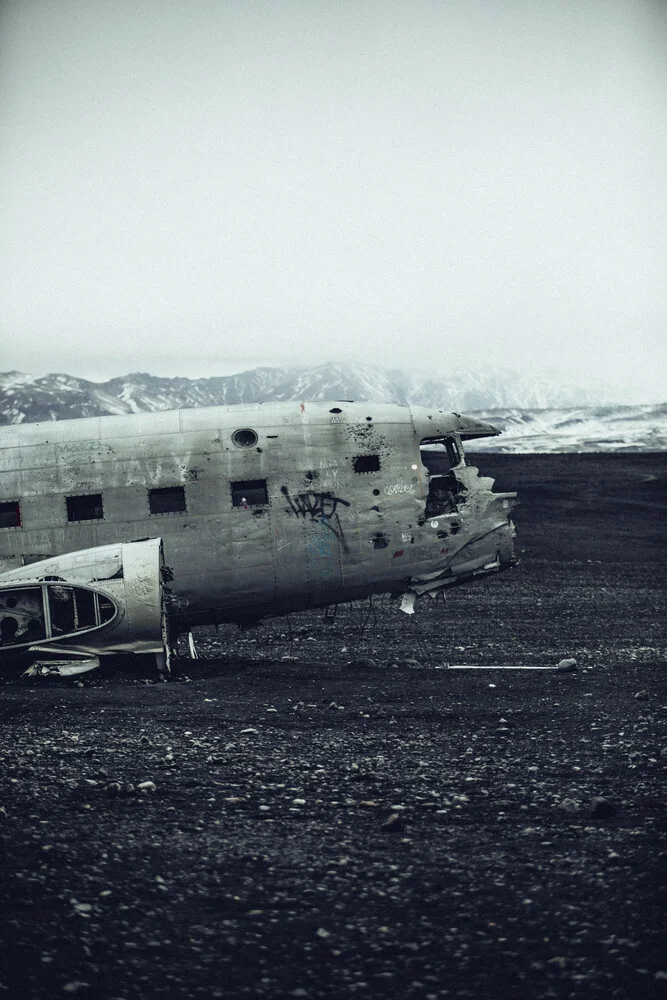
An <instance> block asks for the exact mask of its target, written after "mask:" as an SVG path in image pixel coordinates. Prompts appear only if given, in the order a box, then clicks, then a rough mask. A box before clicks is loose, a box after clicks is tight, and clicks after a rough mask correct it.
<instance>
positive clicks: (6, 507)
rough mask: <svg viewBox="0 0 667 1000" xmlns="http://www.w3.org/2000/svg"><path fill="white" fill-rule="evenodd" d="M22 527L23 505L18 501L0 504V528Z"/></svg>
mask: <svg viewBox="0 0 667 1000" xmlns="http://www.w3.org/2000/svg"><path fill="white" fill-rule="evenodd" d="M20 527H21V504H20V503H19V501H18V500H9V501H5V502H4V503H0V528H20Z"/></svg>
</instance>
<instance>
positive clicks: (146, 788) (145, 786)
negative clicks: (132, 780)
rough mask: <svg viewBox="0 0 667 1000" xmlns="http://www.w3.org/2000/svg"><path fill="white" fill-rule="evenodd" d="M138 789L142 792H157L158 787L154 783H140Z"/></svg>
mask: <svg viewBox="0 0 667 1000" xmlns="http://www.w3.org/2000/svg"><path fill="white" fill-rule="evenodd" d="M137 789H138V791H140V792H156V791H157V785H156V784H155V782H154V781H140V782H139V784H138V785H137Z"/></svg>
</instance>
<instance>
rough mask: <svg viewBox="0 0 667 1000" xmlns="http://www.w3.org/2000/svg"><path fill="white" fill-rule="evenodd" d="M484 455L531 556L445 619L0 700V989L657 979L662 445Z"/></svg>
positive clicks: (33, 993) (661, 965) (240, 650)
mask: <svg viewBox="0 0 667 1000" xmlns="http://www.w3.org/2000/svg"><path fill="white" fill-rule="evenodd" d="M480 466H481V467H482V468H483V470H484V471H485V472H490V473H491V474H495V475H497V476H498V477H499V488H509V487H511V486H512V485H513V484H515V485H517V486H518V488H519V489H520V491H521V495H522V499H523V501H524V503H523V506H522V507H520V508H518V510H517V518H516V519H517V523H518V525H519V530H520V537H521V539H522V542H523V544H524V548H525V554H524V558H523V561H522V563H521V565H520V566H519V567H517V568H516V569H515V570H513V571H510V572H508V573H506V574H504V575H502V576H501V577H498V578H494V579H489V580H486V581H482V582H480V583H478V584H476V585H474V586H471V587H469V588H467V589H466V588H460V589H458V590H455V591H453V592H452V593H451V594H450V596H449V597H448V600H447V602H446V604H444V605H443V604H441V603H439V604H432V603H430V602H429V603H427V604H425V605H424V606H422V605H419V606H418V611H417V614H416V615H415V616H414V617H413V618H409V617H407V616H404V615H401V614H400V613H399V612H398V611H397V605H396V604H395V603H394V602H390V601H389V600H385V599H379V600H376V601H375V602H373V604H372V605H369V604H366V603H364V604H361V605H352V606H349V607H341V608H339V609H338V611H337V613H336V614H335V616H334V614H333V611H332V610H331V609H330V610H329V612H328V613H325V612H324V611H311V612H304V613H302V614H300V615H293V616H292V617H291V619H290V620H289V621H287V620H277V621H270V622H267V623H264V624H262V625H260V626H259V627H258V628H257V629H253V630H249V631H235V630H234V629H232V628H228V629H225V630H221V631H220V633H219V634H217V635H216V634H215V633H214V632H212V631H210V630H209V631H206V630H201V631H200V633H198V637H197V638H198V645H199V648H200V651H201V652H202V654H204V656H205V657H206V658H205V659H201V660H199V661H197V662H194V663H193V662H189V661H185V660H184V661H181V663H180V665H179V667H178V668H177V670H176V672H175V675H174V679H173V681H171V682H170V683H163V684H160V683H156V682H153V681H151V680H146V679H143V680H142V679H140V680H137V679H135V678H132V677H131V676H130V675H127V674H124V675H117V676H114V677H109V678H104V677H97V676H92V677H91V678H90V679H89V680H86V681H83V682H78V684H76V683H72V682H67V683H64V682H60V683H59V684H58V683H54V682H50V681H42V682H37V681H29V682H27V681H11V682H8V683H5V684H4V685H3V686H2V688H1V690H0V713H1V717H2V720H3V726H2V729H1V731H0V753H1V756H2V762H3V767H2V775H1V777H0V795H1V799H2V807H1V809H0V841H1V848H2V854H1V856H2V865H3V874H4V877H3V879H2V883H1V888H0V892H1V893H2V900H1V905H0V951H1V958H2V972H1V973H0V985H1V987H2V988H3V989H4V990H5V991H6V993H7V995H8V996H12V997H17V998H18V997H20V998H24V997H25V998H33V997H34V998H47V997H49V998H50V997H53V996H60V995H61V994H62V995H69V994H75V995H77V996H79V997H83V998H85V997H88V996H90V997H93V996H95V997H108V998H123V1000H125V998H132V997H135V996H145V997H152V996H156V997H169V998H172V997H173V998H175V1000H176V998H178V1000H180V998H190V997H197V996H206V997H208V996H212V997H225V998H227V997H237V996H238V997H241V996H243V997H247V996H265V997H283V996H287V997H289V996H292V997H333V996H337V997H340V996H355V995H356V996H360V997H381V996H401V997H402V996H405V997H446V996H463V997H488V996H493V997H494V998H498V997H500V998H505V997H507V998H509V997H512V998H515V997H531V998H532V997H535V998H539V997H554V998H561V997H562V998H570V997H575V998H576V997H584V996H600V997H619V998H625V997H627V998H630V997H632V998H637V997H658V996H663V995H664V994H665V992H666V991H665V986H667V947H665V945H666V944H667V942H665V938H664V933H663V932H664V903H665V879H664V868H665V859H666V857H667V853H666V850H667V831H666V829H665V823H664V817H665V788H664V771H665V763H666V760H667V739H666V738H665V723H666V722H667V690H666V687H667V672H666V671H665V667H664V659H665V649H664V647H665V644H666V643H665V625H664V602H663V598H662V594H663V592H664V591H663V589H662V588H663V586H664V569H663V565H664V562H665V558H664V556H665V553H664V532H663V534H661V522H660V518H661V517H664V509H665V471H666V469H667V461H666V459H665V456H650V455H624V456H562V457H561V456H544V457H541V456H502V455H500V456H485V457H484V458H482V457H481V456H480ZM567 656H574V657H576V659H577V662H578V667H579V669H578V670H577V671H576V672H572V673H564V672H562V673H560V672H556V671H507V672H502V671H490V670H480V671H462V670H461V671H459V670H450V669H448V665H450V666H451V665H453V664H478V665H479V664H494V663H504V664H532V665H536V666H553V665H555V664H556V663H558V661H559V660H560V659H561V657H567ZM79 685H82V686H79ZM146 782H148V783H149V784H148V785H147V786H146V787H144V788H142V787H141V785H142V784H143V783H146Z"/></svg>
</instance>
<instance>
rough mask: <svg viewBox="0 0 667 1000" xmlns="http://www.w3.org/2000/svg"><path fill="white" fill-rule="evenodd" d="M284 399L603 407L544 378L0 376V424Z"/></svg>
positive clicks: (349, 372) (468, 372) (327, 372)
mask: <svg viewBox="0 0 667 1000" xmlns="http://www.w3.org/2000/svg"><path fill="white" fill-rule="evenodd" d="M285 399H298V400H301V399H310V400H314V401H315V400H322V399H364V400H366V399H367V400H372V401H374V402H387V403H389V402H395V403H419V404H422V405H424V406H436V405H437V406H440V407H443V408H445V409H461V410H479V409H486V408H488V407H506V406H509V407H515V408H516V407H519V408H527V407H528V408H535V407H547V406H557V407H564V406H586V405H594V404H597V403H601V402H604V400H602V399H600V398H598V397H596V396H595V395H594V394H593V393H591V392H590V390H588V389H584V388H569V387H564V386H563V385H562V383H561V382H559V381H557V380H555V379H554V378H552V377H549V375H548V374H546V373H543V374H537V375H531V376H530V377H529V378H527V377H526V376H522V375H520V374H519V373H517V372H513V371H509V370H503V369H495V368H488V369H485V370H480V369H477V368H475V369H472V368H456V369H453V370H452V371H451V372H450V373H449V375H447V376H439V375H433V374H428V373H415V372H405V371H399V370H392V369H389V368H380V367H377V366H370V365H359V364H349V365H343V364H322V365H315V366H301V365H292V366H288V367H284V368H253V369H251V370H250V371H245V372H241V373H240V374H237V375H221V376H215V377H213V378H199V379H188V378H158V377H156V376H155V375H147V374H145V373H143V372H138V373H134V374H132V375H126V376H123V377H122V378H113V379H110V380H109V381H108V382H89V381H87V380H86V379H82V378H76V377H74V376H72V375H63V374H57V375H24V374H23V373H21V372H6V373H5V374H4V375H0V422H2V423H22V422H24V421H30V422H34V421H38V420H63V419H67V418H68V417H84V416H100V415H102V414H108V413H132V412H141V411H144V410H168V409H174V408H179V407H191V406H214V405H229V404H232V403H249V402H258V401H262V402H270V401H276V400H285Z"/></svg>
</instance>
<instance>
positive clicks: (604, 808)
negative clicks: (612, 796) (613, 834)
mask: <svg viewBox="0 0 667 1000" xmlns="http://www.w3.org/2000/svg"><path fill="white" fill-rule="evenodd" d="M615 813H616V808H615V807H614V806H613V805H612V804H611V802H609V800H608V799H603V798H602V797H600V796H596V797H595V798H593V799H591V818H592V819H606V818H607V817H608V816H614V815H615Z"/></svg>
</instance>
